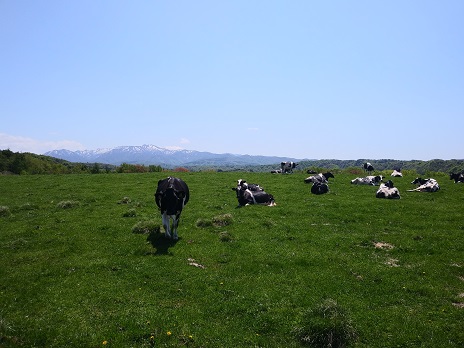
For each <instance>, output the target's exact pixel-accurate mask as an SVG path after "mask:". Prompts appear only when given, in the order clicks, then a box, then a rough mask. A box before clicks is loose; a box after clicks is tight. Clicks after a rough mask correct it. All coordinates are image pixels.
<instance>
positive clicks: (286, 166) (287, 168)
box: [280, 161, 298, 174]
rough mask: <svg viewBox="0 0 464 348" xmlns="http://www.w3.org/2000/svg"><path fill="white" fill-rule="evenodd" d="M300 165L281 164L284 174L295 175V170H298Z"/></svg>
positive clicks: (293, 163) (292, 163)
mask: <svg viewBox="0 0 464 348" xmlns="http://www.w3.org/2000/svg"><path fill="white" fill-rule="evenodd" d="M297 165H298V163H295V162H290V161H287V162H280V169H281V173H282V174H287V173H293V169H295V168H296V166H297Z"/></svg>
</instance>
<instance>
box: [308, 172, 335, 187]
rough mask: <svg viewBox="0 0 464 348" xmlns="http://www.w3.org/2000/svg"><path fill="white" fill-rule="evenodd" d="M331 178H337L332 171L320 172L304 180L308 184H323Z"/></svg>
mask: <svg viewBox="0 0 464 348" xmlns="http://www.w3.org/2000/svg"><path fill="white" fill-rule="evenodd" d="M329 178H335V177H334V175H333V174H332V173H331V172H327V173H319V174H316V175H312V176H309V177H307V178H306V179H304V182H305V183H306V184H309V183H311V182H312V183H315V182H320V183H322V184H327V183H328V182H329Z"/></svg>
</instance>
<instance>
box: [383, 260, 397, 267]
mask: <svg viewBox="0 0 464 348" xmlns="http://www.w3.org/2000/svg"><path fill="white" fill-rule="evenodd" d="M398 262H399V260H398V259H388V260H387V261H385V264H386V265H388V266H390V267H400V265H398Z"/></svg>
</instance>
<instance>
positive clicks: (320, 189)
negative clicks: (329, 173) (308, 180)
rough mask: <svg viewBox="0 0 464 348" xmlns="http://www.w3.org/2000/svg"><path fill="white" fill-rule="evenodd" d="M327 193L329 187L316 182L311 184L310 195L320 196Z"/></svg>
mask: <svg viewBox="0 0 464 348" xmlns="http://www.w3.org/2000/svg"><path fill="white" fill-rule="evenodd" d="M327 192H329V185H327V184H326V183H322V182H318V181H316V182H314V183H313V186H311V193H314V194H315V195H322V194H324V193H327Z"/></svg>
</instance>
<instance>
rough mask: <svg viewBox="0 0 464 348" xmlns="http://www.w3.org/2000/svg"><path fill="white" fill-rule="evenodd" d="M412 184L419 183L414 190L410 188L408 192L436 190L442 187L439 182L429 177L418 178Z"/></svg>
mask: <svg viewBox="0 0 464 348" xmlns="http://www.w3.org/2000/svg"><path fill="white" fill-rule="evenodd" d="M411 184H413V185H419V186H418V187H416V188H415V189H413V190H408V192H415V191H417V192H436V191H438V190H439V189H440V186H439V185H438V182H437V181H436V180H435V179H432V178H429V179H422V178H416V179H414V180H413V181H412V182H411Z"/></svg>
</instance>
